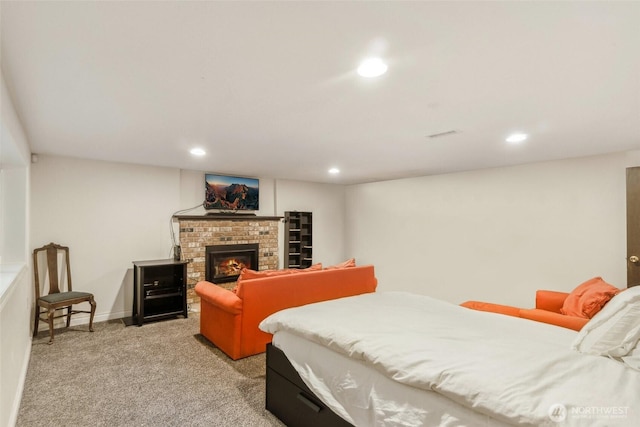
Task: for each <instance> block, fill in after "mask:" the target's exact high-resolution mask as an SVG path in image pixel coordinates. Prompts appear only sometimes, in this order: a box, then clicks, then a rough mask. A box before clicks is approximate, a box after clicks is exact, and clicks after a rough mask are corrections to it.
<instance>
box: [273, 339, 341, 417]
mask: <svg viewBox="0 0 640 427" xmlns="http://www.w3.org/2000/svg"><path fill="white" fill-rule="evenodd" d="M266 408H267V410H268V411H270V412H271V413H272V414H274V415H275V416H276V417H278V418H279V419H280V420H281V421H282V422H283V423H285V424H286V425H287V426H288V427H316V426H317V427H352V426H351V424H349V423H348V422H346V421H345V420H343V419H342V418H340V417H339V416H338V415H336V414H335V413H334V412H332V411H331V409H329V408H328V407H327V406H325V404H324V403H322V402H321V401H320V399H318V398H317V397H316V396H315V395H314V394H313V392H312V391H311V390H310V389H309V388H308V387H307V386H306V385H305V384H304V382H303V381H302V379H301V378H300V376H299V375H298V373H297V372H296V370H295V368H294V367H293V366H292V365H291V363H290V362H289V360H288V359H287V357H286V356H285V354H284V353H283V352H282V350H280V349H279V348H277V347H274V346H273V345H271V344H267V390H266Z"/></svg>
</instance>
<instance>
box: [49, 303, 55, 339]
mask: <svg viewBox="0 0 640 427" xmlns="http://www.w3.org/2000/svg"><path fill="white" fill-rule="evenodd" d="M55 312H56V311H55V310H53V309H51V308H50V309H49V310H48V311H47V317H48V318H49V342H48V343H47V344H53V315H54V314H55Z"/></svg>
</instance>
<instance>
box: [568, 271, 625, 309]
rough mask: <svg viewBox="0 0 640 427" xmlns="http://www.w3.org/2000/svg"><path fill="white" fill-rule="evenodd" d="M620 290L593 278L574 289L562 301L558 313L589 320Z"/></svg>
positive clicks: (598, 278) (600, 279) (599, 278)
mask: <svg viewBox="0 0 640 427" xmlns="http://www.w3.org/2000/svg"><path fill="white" fill-rule="evenodd" d="M619 292H620V289H618V288H616V287H615V286H612V285H610V284H609V283H607V282H605V281H604V280H602V277H594V278H593V279H589V280H587V281H586V282H584V283H581V284H580V285H579V286H578V287H577V288H575V289H574V290H573V291H571V293H569V296H567V299H566V300H564V304H563V305H562V309H560V313H562V314H565V315H567V316H577V317H584V318H587V319H591V318H592V317H593V316H594V315H595V314H596V313H597V312H599V311H600V310H601V309H602V307H604V305H605V304H606V303H607V302H609V300H610V299H611V298H613V297H614V296H615V295H616V294H618V293H619Z"/></svg>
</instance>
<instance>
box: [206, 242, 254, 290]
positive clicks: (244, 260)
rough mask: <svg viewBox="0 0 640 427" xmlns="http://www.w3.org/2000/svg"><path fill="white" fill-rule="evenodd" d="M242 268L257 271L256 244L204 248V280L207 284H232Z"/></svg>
mask: <svg viewBox="0 0 640 427" xmlns="http://www.w3.org/2000/svg"><path fill="white" fill-rule="evenodd" d="M243 268H250V269H251V270H257V269H258V243H246V244H238V245H214V246H207V247H206V251H205V280H207V281H208V282H212V283H226V282H234V281H236V280H237V279H238V276H239V275H240V271H241V270H242V269H243Z"/></svg>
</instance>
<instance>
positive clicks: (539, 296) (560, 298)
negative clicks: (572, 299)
mask: <svg viewBox="0 0 640 427" xmlns="http://www.w3.org/2000/svg"><path fill="white" fill-rule="evenodd" d="M568 296H569V294H568V293H567V292H557V291H545V290H538V291H536V308H539V309H540V310H547V311H551V312H553V313H560V309H561V308H562V305H563V304H564V300H566V299H567V297H568Z"/></svg>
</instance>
